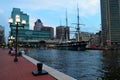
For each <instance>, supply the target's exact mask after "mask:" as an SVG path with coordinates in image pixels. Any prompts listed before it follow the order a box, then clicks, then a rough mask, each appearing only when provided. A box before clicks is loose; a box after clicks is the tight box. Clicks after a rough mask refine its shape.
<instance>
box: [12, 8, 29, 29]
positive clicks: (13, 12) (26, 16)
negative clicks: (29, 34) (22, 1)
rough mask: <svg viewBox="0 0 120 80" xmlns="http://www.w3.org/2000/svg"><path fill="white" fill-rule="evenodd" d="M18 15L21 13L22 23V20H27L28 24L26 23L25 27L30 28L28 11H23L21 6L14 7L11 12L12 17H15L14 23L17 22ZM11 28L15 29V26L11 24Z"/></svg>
mask: <svg viewBox="0 0 120 80" xmlns="http://www.w3.org/2000/svg"><path fill="white" fill-rule="evenodd" d="M16 15H20V24H21V23H22V20H26V24H25V25H24V29H29V16H28V15H27V14H26V13H23V12H22V11H21V10H20V8H13V10H12V13H11V18H12V19H13V25H15V24H16V22H15V18H16ZM11 29H15V27H13V26H11Z"/></svg>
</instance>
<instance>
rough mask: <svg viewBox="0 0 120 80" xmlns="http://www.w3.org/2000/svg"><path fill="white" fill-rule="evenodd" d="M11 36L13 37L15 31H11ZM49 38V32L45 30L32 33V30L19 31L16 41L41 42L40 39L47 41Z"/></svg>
mask: <svg viewBox="0 0 120 80" xmlns="http://www.w3.org/2000/svg"><path fill="white" fill-rule="evenodd" d="M12 34H13V36H14V37H15V36H16V35H15V34H16V30H13V31H12ZM49 38H50V32H49V31H47V30H41V31H34V30H25V29H19V31H18V41H19V40H41V39H49Z"/></svg>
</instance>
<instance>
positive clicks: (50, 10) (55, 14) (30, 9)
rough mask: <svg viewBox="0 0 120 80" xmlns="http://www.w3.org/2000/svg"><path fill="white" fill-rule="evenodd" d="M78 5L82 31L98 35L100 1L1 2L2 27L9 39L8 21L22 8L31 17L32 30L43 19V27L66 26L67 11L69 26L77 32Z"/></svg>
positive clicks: (0, 23) (0, 19) (0, 16)
mask: <svg viewBox="0 0 120 80" xmlns="http://www.w3.org/2000/svg"><path fill="white" fill-rule="evenodd" d="M77 4H78V7H79V16H80V24H84V25H80V31H83V32H91V33H96V32H98V31H99V30H100V28H101V27H100V24H101V15H100V0H0V25H2V26H3V27H4V28H5V36H6V38H7V37H8V34H9V31H10V28H9V23H8V19H9V18H10V15H11V12H12V9H13V8H20V9H21V11H23V12H24V13H27V14H28V15H29V17H30V21H29V24H30V29H33V26H34V22H35V21H36V20H37V19H41V21H42V22H43V25H45V26H51V27H54V28H55V27H56V26H59V25H63V26H64V25H66V21H65V19H66V11H67V17H68V26H70V30H71V31H75V27H76V25H75V24H73V23H76V22H77Z"/></svg>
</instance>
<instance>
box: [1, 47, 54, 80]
mask: <svg viewBox="0 0 120 80" xmlns="http://www.w3.org/2000/svg"><path fill="white" fill-rule="evenodd" d="M8 51H9V50H8V49H2V48H0V80H56V79H55V78H54V77H52V76H51V75H50V74H47V75H40V76H33V75H32V71H33V70H36V69H37V67H36V66H35V65H34V64H32V63H31V62H29V61H28V60H26V59H25V58H23V57H18V62H14V56H11V55H9V54H8Z"/></svg>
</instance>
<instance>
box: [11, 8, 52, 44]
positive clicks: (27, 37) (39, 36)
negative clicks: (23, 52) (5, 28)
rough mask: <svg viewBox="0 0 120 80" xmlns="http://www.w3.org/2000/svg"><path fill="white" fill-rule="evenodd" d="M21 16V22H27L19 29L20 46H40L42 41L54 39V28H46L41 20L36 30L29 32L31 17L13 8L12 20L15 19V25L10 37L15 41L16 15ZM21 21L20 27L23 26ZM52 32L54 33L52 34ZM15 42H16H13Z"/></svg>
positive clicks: (35, 27)
mask: <svg viewBox="0 0 120 80" xmlns="http://www.w3.org/2000/svg"><path fill="white" fill-rule="evenodd" d="M17 14H19V15H20V20H21V21H22V19H24V20H26V24H25V25H24V27H23V28H22V27H20V28H18V43H20V44H38V43H39V42H40V41H43V40H49V39H51V38H53V35H54V34H53V32H54V30H53V28H52V27H50V28H48V27H47V28H45V27H44V26H43V23H42V22H41V20H40V19H38V20H37V21H36V22H35V26H34V30H29V15H27V14H25V13H23V12H22V11H21V10H20V9H19V8H13V11H12V13H11V18H12V19H13V24H12V25H11V26H10V28H11V31H10V35H9V37H11V36H12V37H13V38H14V40H15V36H16V27H15V25H16V22H15V17H16V15H17ZM21 21H20V25H21ZM51 32H52V33H51ZM12 42H14V41H12Z"/></svg>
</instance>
